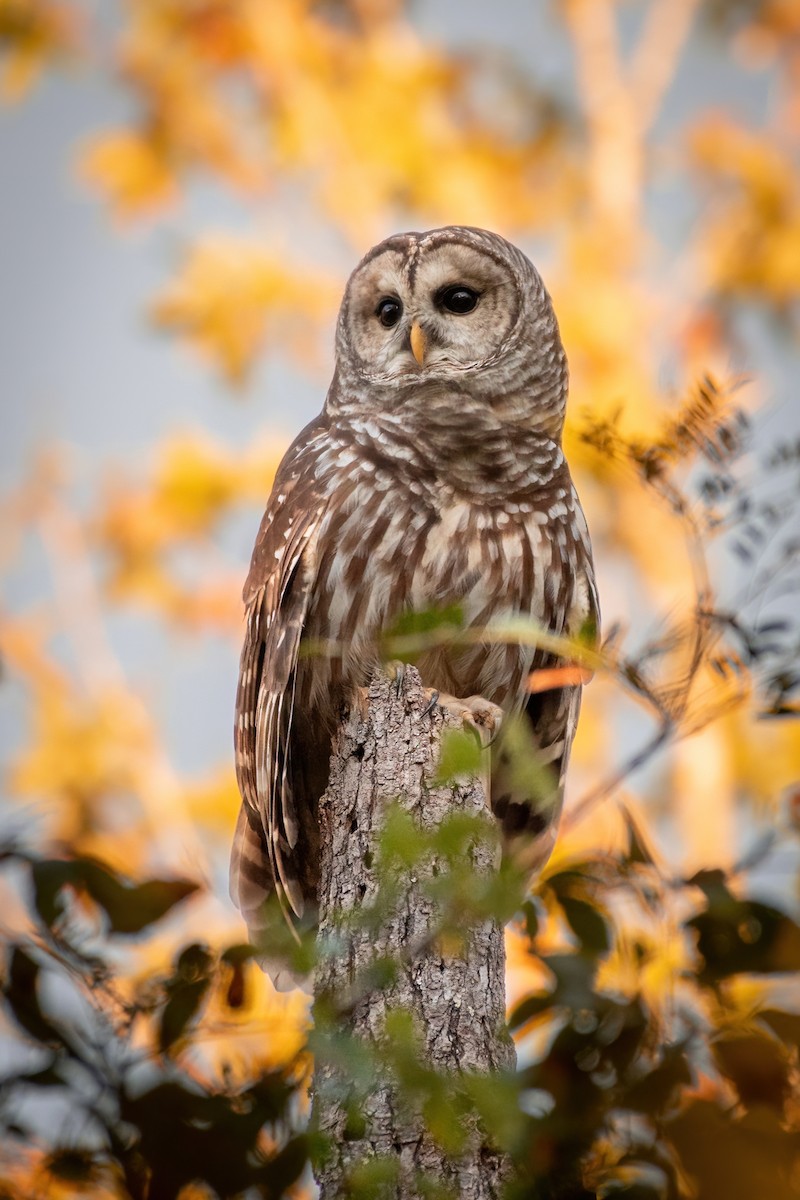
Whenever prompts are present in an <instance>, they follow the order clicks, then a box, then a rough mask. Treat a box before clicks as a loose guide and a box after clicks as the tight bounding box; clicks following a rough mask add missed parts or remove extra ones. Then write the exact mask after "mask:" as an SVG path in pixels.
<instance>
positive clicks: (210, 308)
mask: <svg viewBox="0 0 800 1200" xmlns="http://www.w3.org/2000/svg"><path fill="white" fill-rule="evenodd" d="M337 295H338V291H337V289H336V287H335V285H334V284H332V283H331V281H330V280H328V279H326V278H325V277H324V276H322V275H320V274H319V273H318V272H314V271H308V270H304V271H302V272H300V271H299V270H293V269H292V268H291V267H290V266H289V265H288V264H287V263H286V261H285V259H284V258H283V257H282V256H278V255H275V254H270V253H269V252H267V251H266V250H264V249H263V248H261V247H260V246H259V245H257V244H254V243H252V242H248V241H244V240H238V239H234V238H230V237H216V238H206V239H204V240H203V241H202V242H200V243H198V244H197V245H196V246H195V247H194V248H193V249H192V251H191V252H190V254H189V256H188V258H187V259H186V261H185V263H184V264H183V268H182V270H181V273H180V274H179V276H178V277H177V278H176V279H175V280H174V281H173V282H172V283H171V284H169V285H168V286H167V287H166V288H165V289H164V291H163V292H162V294H161V296H160V298H159V299H158V300H157V301H156V303H155V304H154V306H153V317H154V319H155V321H156V322H157V323H158V324H159V325H163V326H164V327H166V328H169V329H172V330H174V331H176V332H178V333H181V334H182V335H183V336H184V337H186V338H187V339H188V341H189V342H190V343H191V344H192V345H193V346H194V347H196V348H197V349H198V350H200V351H201V352H202V353H204V354H205V355H206V356H207V357H209V358H211V359H212V360H213V361H214V362H216V363H217V364H218V365H219V366H220V367H221V369H222V370H223V371H224V372H225V374H226V375H227V376H228V378H229V379H230V380H231V381H232V382H234V383H241V382H243V381H244V379H245V378H246V376H247V374H248V372H249V370H250V368H251V367H252V365H253V362H254V359H255V357H256V355H257V354H258V352H259V350H260V349H261V348H262V346H263V345H264V344H265V343H266V342H267V341H268V342H269V343H270V345H271V346H272V347H273V348H274V349H277V350H281V349H287V348H290V346H289V343H290V341H291V339H297V338H298V336H299V335H300V334H302V337H303V340H304V343H305V347H306V354H308V353H309V351H310V350H311V345H310V344H311V343H312V342H313V339H314V336H315V335H316V334H317V332H318V330H319V326H320V323H321V322H322V320H323V319H324V318H325V317H326V316H329V315H330V314H331V313H332V311H333V307H334V305H335V302H336V298H337ZM311 352H312V353H313V351H311Z"/></svg>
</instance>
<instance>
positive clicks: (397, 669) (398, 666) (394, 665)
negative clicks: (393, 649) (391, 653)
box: [384, 658, 406, 696]
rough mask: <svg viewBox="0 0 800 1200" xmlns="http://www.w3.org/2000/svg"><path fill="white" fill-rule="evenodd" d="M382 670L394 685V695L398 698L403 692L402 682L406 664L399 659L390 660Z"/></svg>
mask: <svg viewBox="0 0 800 1200" xmlns="http://www.w3.org/2000/svg"><path fill="white" fill-rule="evenodd" d="M384 670H385V671H386V674H387V675H388V676H389V679H390V681H391V682H392V683H393V684H394V694H395V696H399V695H400V693H401V692H402V690H403V680H404V679H405V677H406V664H405V663H404V662H400V659H399V658H391V659H389V661H388V662H387V663H385V664H384Z"/></svg>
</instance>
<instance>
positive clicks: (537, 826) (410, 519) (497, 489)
mask: <svg viewBox="0 0 800 1200" xmlns="http://www.w3.org/2000/svg"><path fill="white" fill-rule="evenodd" d="M566 396H567V364H566V358H565V355H564V350H563V347H562V344H561V339H560V336H559V332H558V325H557V322H556V319H555V316H554V313H553V309H552V305H551V302H550V298H549V296H548V294H547V292H546V290H545V288H544V285H543V284H542V281H541V278H540V277H539V275H538V273H537V271H536V270H535V268H534V267H533V266H532V264H531V263H530V262H529V261H528V259H527V258H526V257H525V256H524V255H523V254H522V253H521V252H520V251H519V250H517V249H516V248H515V247H514V246H511V245H510V244H509V243H508V242H506V241H505V240H504V239H503V238H501V237H498V236H497V235H496V234H492V233H488V232H486V231H484V230H478V229H470V228H463V227H456V226H453V227H448V228H445V229H439V230H433V231H431V232H428V233H421V234H419V233H409V234H401V235H398V236H396V237H393V238H389V239H388V240H387V241H385V242H382V243H381V244H380V245H379V246H376V247H375V248H374V249H373V250H371V251H370V252H369V254H367V255H366V257H365V258H364V259H363V260H362V262H361V263H360V264H359V266H358V267H357V268H356V270H355V271H354V272H353V275H352V276H351V278H350V280H349V282H348V285H347V289H346V292H345V296H344V300H343V303H342V307H341V311H340V315H339V321H338V326H337V337H336V369H335V373H334V377H333V381H332V383H331V387H330V390H329V393H328V397H327V400H326V403H325V407H324V409H323V412H322V413H321V415H320V416H319V417H317V418H316V420H314V421H312V423H311V424H310V425H309V426H307V428H306V429H305V430H303V432H302V433H301V434H300V436H299V437H298V438H297V440H296V441H295V442H294V444H293V445H292V446H291V448H290V449H289V451H288V452H287V454H286V456H285V458H284V460H283V462H282V463H281V466H280V468H279V470H278V472H277V475H276V478H275V484H274V487H273V491H272V495H271V496H270V499H269V502H268V504H267V510H266V512H265V514H264V518H263V520H262V523H261V528H260V530H259V533H258V537H257V540H256V545H255V549H254V551H253V558H252V563H251V567H250V573H249V575H248V579H247V583H246V585H245V590H244V600H245V606H246V615H247V631H246V636H245V643H244V648H243V651H242V660H241V671H240V679H239V691H238V696H237V717H236V739H235V740H236V766H237V775H238V779H239V786H240V790H241V793H242V800H243V804H242V813H241V816H240V821H239V827H238V830H237V834H236V839H235V843H234V848H233V858H232V867H231V886H232V893H233V895H234V898H235V899H236V901H237V903H238V904H239V906H240V907H241V909H242V912H243V914H244V916H245V918H246V920H247V923H248V926H249V928H250V931H251V935H252V936H254V937H257V936H258V931H259V925H260V920H259V915H260V912H261V911H262V907H263V904H264V901H265V899H266V898H267V897H268V896H269V895H270V894H271V893H272V892H273V891H274V890H277V892H278V894H279V896H280V897H281V901H282V903H283V904H284V907H285V909H286V911H287V914H288V913H291V912H292V911H293V912H295V913H298V914H299V913H301V912H302V911H303V908H304V905H306V904H308V903H309V902H310V903H313V902H314V900H315V897H316V883H317V862H318V848H319V845H318V844H319V831H318V825H317V815H316V809H317V802H318V800H319V797H320V796H321V794H322V792H323V791H324V789H325V785H326V782H327V775H328V764H329V758H330V750H331V737H332V735H333V732H334V731H335V728H336V725H337V723H338V721H339V719H340V717H341V713H342V708H343V705H344V704H345V703H347V701H348V699H349V698H350V697H351V696H352V694H353V690H354V689H355V688H356V687H358V686H363V685H365V684H367V683H368V681H369V678H370V676H371V675H372V673H373V671H374V670H375V668H376V666H377V665H378V661H379V657H378V646H377V641H378V635H379V634H380V632H381V630H383V629H385V628H386V627H387V626H388V625H390V624H391V623H392V622H393V620H394V619H396V618H397V616H398V615H399V614H401V613H402V612H404V611H408V610H424V609H429V608H431V607H434V606H445V605H452V604H455V603H457V604H459V605H460V606H461V607H462V610H463V612H464V614H465V619H466V621H467V623H468V625H470V626H484V625H487V624H488V623H489V622H493V621H496V620H497V619H498V618H500V617H502V616H503V615H506V614H507V615H512V616H519V615H522V616H525V617H532V618H534V619H535V620H536V621H537V622H539V623H540V624H541V625H543V626H544V627H545V628H547V629H548V630H550V631H552V632H554V633H556V634H572V635H575V634H577V633H578V631H579V630H580V629H581V628H583V627H584V626H585V625H586V624H587V623H592V624H593V625H595V626H596V625H597V620H598V606H597V598H596V594H595V585H594V575H593V570H592V558H591V547H590V542H589V534H588V531H587V527H586V522H585V519H584V516H583V512H582V510H581V507H580V503H579V501H578V497H577V495H576V492H575V489H574V486H573V484H572V480H571V478H570V474H569V469H568V467H567V463H566V461H565V458H564V455H563V452H562V450H561V431H562V425H563V419H564V408H565V404H566ZM553 662H554V660H553V659H552V657H551V656H549V655H548V654H546V653H544V652H543V651H541V650H537V649H535V648H533V647H531V646H520V645H518V644H510V643H498V642H491V643H489V642H487V643H479V644H476V645H468V646H467V645H462V646H461V647H460V648H457V649H454V648H452V647H450V648H448V649H447V650H446V651H445V650H444V649H441V648H439V649H435V650H431V651H430V652H429V653H427V654H426V655H425V656H423V658H422V659H421V661H420V662H419V663H418V664H417V665H418V666H419V669H420V671H421V674H422V678H423V681H424V683H425V684H426V685H427V686H429V687H431V688H435V689H437V690H439V691H441V692H443V693H445V692H446V693H449V694H451V695H454V696H462V697H466V696H474V695H480V696H482V697H484V698H485V699H486V700H489V701H491V702H493V703H495V704H497V705H500V706H501V707H502V708H503V709H504V710H505V711H506V712H508V713H509V714H515V713H518V714H522V715H523V716H524V718H525V720H524V724H523V726H522V728H523V736H524V737H526V738H527V739H528V740H529V742H530V743H531V746H532V748H533V750H534V751H535V756H536V761H537V762H538V763H539V764H540V765H541V764H544V765H545V767H546V768H547V769H549V771H550V775H549V776H548V778H550V779H551V783H550V784H549V785H547V786H545V787H544V789H543V787H542V785H541V777H540V778H539V782H537V784H536V786H532V787H531V789H530V794H528V795H520V794H519V792H520V787H519V780H518V772H517V773H516V775H517V778H515V779H514V780H512V779H511V774H513V773H511V774H510V773H509V772H507V771H505V773H504V770H505V769H504V757H505V756H504V753H503V742H502V735H501V740H500V746H499V749H498V751H497V753H496V755H495V767H494V770H493V778H492V804H493V807H494V810H495V812H496V813H497V815H498V817H499V818H500V819H501V821H502V823H503V827H504V830H505V832H506V834H507V835H508V837H509V838H513V837H515V836H517V835H523V836H527V837H528V838H529V839H530V838H533V839H534V840H535V843H536V847H537V855H538V857H540V858H541V857H544V856H546V854H547V853H548V852H549V848H550V846H551V845H552V841H553V839H554V836H555V828H556V824H557V817H558V811H559V808H560V801H561V794H562V791H563V782H564V772H565V769H566V764H567V759H568V756H569V750H570V746H571V743H572V739H573V736H574V733H575V728H576V724H577V718H578V709H579V705H580V687H578V686H570V687H556V688H553V689H551V690H549V691H545V692H541V693H537V694H534V695H529V694H528V693H527V691H526V680H527V678H528V675H529V673H530V671H531V670H532V669H535V668H538V667H546V666H549V665H552V664H553Z"/></svg>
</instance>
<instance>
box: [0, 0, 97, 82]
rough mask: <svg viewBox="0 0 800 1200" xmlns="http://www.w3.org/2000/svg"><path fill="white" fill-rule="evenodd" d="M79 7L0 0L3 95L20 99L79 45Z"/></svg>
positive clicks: (44, 0)
mask: <svg viewBox="0 0 800 1200" xmlns="http://www.w3.org/2000/svg"><path fill="white" fill-rule="evenodd" d="M80 29H81V20H80V14H79V12H78V10H77V9H76V8H75V7H73V6H72V5H69V4H62V3H58V2H56V0H0V97H2V99H4V100H20V99H21V98H22V97H23V96H24V95H25V93H26V92H28V91H29V89H30V88H31V87H32V86H33V84H34V83H35V82H36V80H37V79H38V77H39V75H40V74H41V72H42V71H43V70H44V69H45V67H47V66H49V65H50V64H51V63H53V62H60V61H62V60H63V59H64V58H66V57H69V56H70V55H72V54H73V53H74V52H75V50H76V49H77V46H78V43H79V40H80V38H79V35H80Z"/></svg>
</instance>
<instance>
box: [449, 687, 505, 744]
mask: <svg viewBox="0 0 800 1200" xmlns="http://www.w3.org/2000/svg"><path fill="white" fill-rule="evenodd" d="M458 703H459V704H460V705H461V712H460V714H459V715H460V716H461V719H462V721H463V722H464V724H465V725H467V726H469V728H470V729H472V730H473V731H474V732H475V734H477V737H478V740H479V741H480V744H481V746H482V748H483V749H484V750H485V749H486V747H487V746H491V744H492V742H493V741H494V740H495V738H496V737H497V735H498V733H499V732H500V726H501V724H502V722H503V710H502V708H500V706H499V705H498V704H492V702H491V700H484V698H483V696H467V698H466V700H459V702H458Z"/></svg>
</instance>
